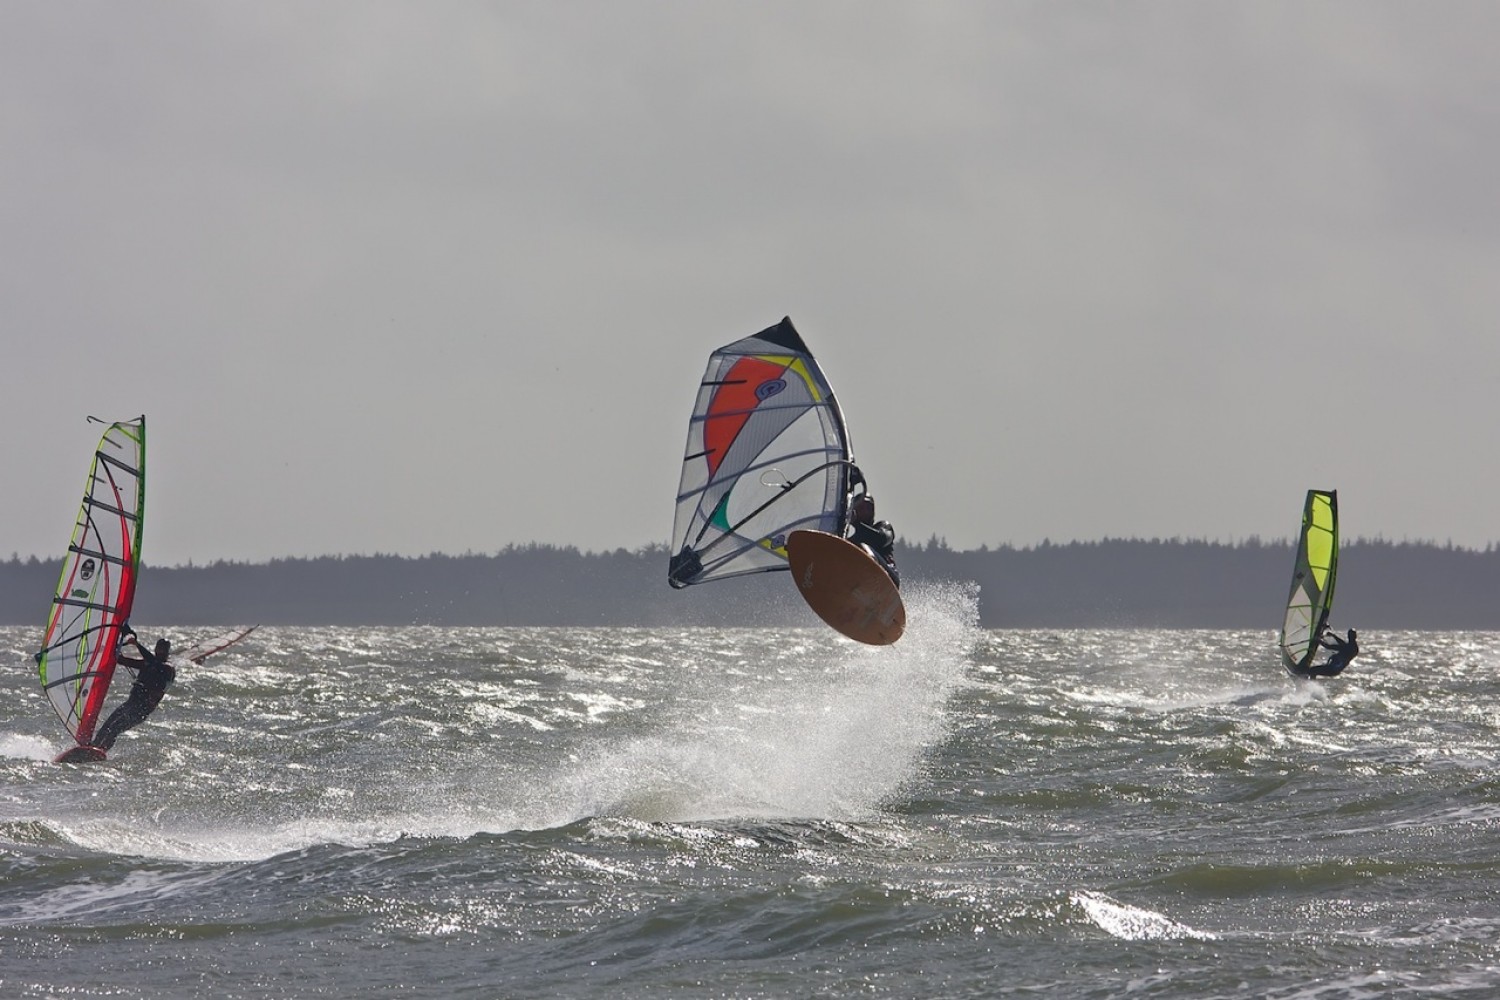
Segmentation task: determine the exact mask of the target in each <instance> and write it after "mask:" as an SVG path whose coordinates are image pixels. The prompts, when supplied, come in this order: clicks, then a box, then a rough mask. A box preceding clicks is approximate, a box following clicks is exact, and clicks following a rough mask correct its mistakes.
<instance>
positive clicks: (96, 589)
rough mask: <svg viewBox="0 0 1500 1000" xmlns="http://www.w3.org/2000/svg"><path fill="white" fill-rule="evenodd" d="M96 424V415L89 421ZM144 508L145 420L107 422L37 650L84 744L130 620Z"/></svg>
mask: <svg viewBox="0 0 1500 1000" xmlns="http://www.w3.org/2000/svg"><path fill="white" fill-rule="evenodd" d="M90 419H93V418H90ZM145 503H146V418H145V417H141V418H140V419H138V420H129V421H120V422H117V423H113V424H110V425H109V429H108V430H106V431H105V432H104V436H103V437H102V438H100V439H99V447H98V449H96V450H95V452H94V461H93V464H92V465H91V466H90V468H89V478H88V482H87V483H86V484H85V485H84V491H83V507H82V508H81V510H80V511H79V514H78V525H77V527H75V528H74V529H73V540H72V542H71V543H70V544H69V545H68V554H67V556H66V558H64V559H63V567H62V576H61V578H60V579H59V580H58V584H57V595H56V596H55V597H53V598H52V614H51V616H50V617H49V618H48V620H47V632H46V635H45V637H44V638H43V640H42V649H41V652H39V653H37V654H36V661H37V666H38V667H39V668H40V671H41V678H42V689H43V690H44V691H46V693H47V698H48V700H50V701H51V702H52V707H53V708H54V709H55V710H56V711H57V714H58V717H59V718H61V719H62V721H63V725H65V726H67V727H68V732H69V733H71V734H72V735H73V738H74V739H75V740H77V741H78V742H79V743H80V744H86V743H88V742H89V741H90V740H91V739H92V738H93V735H94V726H95V725H96V724H97V723H98V721H99V714H100V712H101V711H102V710H103V708H104V696H105V694H106V693H107V692H108V691H109V682H110V679H111V678H112V677H113V676H114V672H115V657H116V654H117V652H118V649H119V641H120V627H121V626H122V625H123V624H124V623H125V622H126V621H127V620H128V619H129V617H130V606H131V603H132V602H133V601H134V600H135V582H136V576H137V574H138V573H139V570H140V563H141V525H142V519H143V516H144V514H145Z"/></svg>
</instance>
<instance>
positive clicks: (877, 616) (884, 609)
mask: <svg viewBox="0 0 1500 1000" xmlns="http://www.w3.org/2000/svg"><path fill="white" fill-rule="evenodd" d="M786 554H787V557H788V560H789V561H790V562H791V565H792V579H794V580H796V581H797V591H798V592H799V593H800V594H801V595H802V599H803V600H805V601H806V602H807V606H808V607H810V608H812V609H813V611H815V612H817V614H818V617H819V618H821V619H823V620H824V621H825V622H827V623H828V624H829V625H831V626H832V627H833V628H835V629H837V630H838V631H839V632H842V633H843V634H844V635H847V636H848V637H849V638H851V639H854V640H857V641H859V642H866V643H869V644H870V645H872V646H888V645H890V644H891V643H893V642H895V641H896V640H897V639H899V638H901V633H902V632H903V631H905V630H906V606H905V605H904V604H902V603H901V591H899V590H897V589H896V584H895V583H894V582H893V581H892V580H891V577H890V574H888V573H887V572H886V571H885V570H884V569H882V568H881V565H880V563H878V562H876V561H875V559H874V558H873V557H872V556H871V555H870V554H869V553H868V552H866V551H865V550H864V549H862V548H860V547H859V546H858V545H855V544H854V543H852V542H848V541H845V540H844V539H842V538H840V537H839V536H838V535H830V534H828V533H827V532H824V531H794V532H792V533H791V534H790V535H788V536H787V540H786Z"/></svg>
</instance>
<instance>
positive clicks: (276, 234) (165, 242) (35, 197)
mask: <svg viewBox="0 0 1500 1000" xmlns="http://www.w3.org/2000/svg"><path fill="white" fill-rule="evenodd" d="M1496 38H1500V4H1494V3H1489V2H1479V3H1463V2H1445V3H1441V4H1421V3H1389V2H1379V0H1377V2H1365V0H1361V2H1354V3H1342V2H1339V3H1306V2H1301V0H1298V2H1289V3H1280V2H1266V0H1256V2H1254V3H1250V2H1245V3H1213V2H1198V0H1193V2H1182V3H1129V4H1126V3H1119V4H1101V3H1079V4H1061V3H1053V2H1038V3H1000V2H982V0H981V2H930V0H927V2H922V3H915V2H913V3H901V4H897V3H883V2H868V0H862V2H808V0H797V2H787V3H754V4H751V3H701V2H696V0H682V2H675V3H663V2H634V0H633V2H628V3H626V2H617V0H600V2H589V0H577V2H569V3H554V2H550V0H546V2H541V0H539V2H533V3H458V2H423V3H383V2H369V0H360V2H335V0H324V2H319V3H301V2H278V0H253V2H235V3H224V2H221V3H203V4H199V3H156V2H142V0H136V2H132V3H129V4H121V3H115V2H74V3H66V4H59V3H44V2H32V3H26V2H12V3H6V4H4V5H0V254H3V258H0V324H3V330H4V345H5V346H4V349H3V351H0V418H3V420H4V425H5V427H6V428H7V432H6V434H5V457H6V470H7V474H6V477H5V479H6V488H5V490H4V494H5V499H4V502H3V507H0V509H3V517H0V558H3V557H5V556H8V555H9V554H10V553H11V552H12V551H15V552H19V553H20V554H22V555H29V554H36V555H41V556H44V557H48V556H56V555H58V554H60V552H61V550H62V547H63V546H64V545H65V544H66V541H67V537H68V534H69V532H70V530H71V527H72V521H73V517H74V515H75V513H76V510H77V504H78V499H79V496H80V491H81V488H82V485H83V478H84V474H85V471H86V468H87V461H88V458H89V452H90V450H91V448H92V447H93V444H94V442H95V440H96V439H97V437H98V433H99V428H98V427H96V426H90V425H87V424H85V422H84V418H85V416H86V415H88V414H96V415H99V416H103V417H109V418H127V417H133V416H135V415H137V414H140V413H142V412H144V413H146V414H147V420H148V427H149V448H150V450H149V458H148V469H149V478H148V495H147V525H146V536H145V558H146V560H147V562H151V563H157V564H173V563H180V562H184V561H186V560H188V559H192V560H194V561H206V560H212V559H217V558H228V559H250V560H262V559H266V558H270V557H275V556H286V555H318V554H331V553H370V552H377V551H379V552H393V553H402V554H422V553H427V552H431V551H444V552H463V551H465V550H470V549H472V550H474V551H478V552H485V551H492V550H494V549H496V548H499V547H501V546H503V545H505V544H506V543H510V542H517V543H524V542H529V541H539V542H551V543H559V544H575V545H578V546H580V547H582V548H587V549H600V548H614V547H616V546H625V547H629V548H634V547H636V546H639V545H642V544H644V543H646V542H650V541H660V542H665V541H666V539H667V536H668V533H669V529H670V527H671V517H672V508H673V495H674V493H675V489H676V485H677V478H678V472H679V464H680V461H681V455H682V448H683V442H684V440H685V437H686V421H687V416H688V412H689V410H690V408H691V405H692V400H693V396H694V393H695V391H696V384H697V380H698V378H699V376H700V375H701V373H702V370H703V366H704V364H705V362H706V360H707V356H708V353H709V351H710V350H711V349H713V348H714V347H717V346H719V345H721V344H724V343H727V342H729V341H731V340H735V339H737V338H739V337H742V336H745V335H747V334H750V333H754V332H755V331H757V330H759V329H761V328H762V327H765V326H768V325H770V324H772V323H774V322H776V321H777V320H779V319H780V318H781V317H782V316H783V315H788V314H789V315H791V317H792V318H793V320H794V322H796V323H797V325H798V327H799V328H800V329H801V331H802V333H803V335H804V337H805V338H806V340H807V342H808V344H809V346H810V347H811V348H812V350H813V352H814V353H815V354H816V355H817V356H818V357H819V358H820V360H821V361H822V362H823V365H824V368H825V370H826V371H827V373H828V376H829V378H830V379H831V381H832V382H833V385H834V387H835V389H836V391H837V392H838V394H839V397H840V400H841V402H842V404H843V408H844V411H845V415H846V417H847V419H848V421H849V424H850V427H851V430H852V433H853V438H854V444H855V450H856V454H857V456H858V458H859V459H860V461H861V464H862V465H863V466H864V467H865V469H866V471H867V472H868V473H869V475H870V479H871V485H872V488H873V490H874V491H875V493H876V494H877V496H878V497H879V498H880V500H881V507H882V513H883V514H885V515H886V516H888V517H890V518H891V519H892V520H893V521H894V522H895V523H896V527H897V529H898V530H899V531H900V532H901V533H902V534H903V535H905V536H907V537H908V538H914V539H925V538H927V537H928V536H930V535H933V534H936V535H940V536H943V537H946V538H947V540H948V541H949V543H950V544H952V545H955V546H959V547H964V548H968V547H974V546H978V545H979V544H981V543H988V544H990V545H995V544H997V543H1004V542H1011V543H1017V544H1030V543H1034V542H1038V541H1040V540H1042V539H1043V538H1051V539H1052V540H1054V541H1063V540H1071V539H1094V538H1099V537H1103V536H1106V535H1108V536H1142V537H1152V536H1163V537H1166V536H1174V535H1181V536H1185V537H1202V538H1211V539H1221V540H1233V539H1241V538H1244V537H1246V536H1249V535H1252V534H1259V535H1262V536H1265V537H1287V536H1289V535H1290V534H1291V533H1292V531H1293V529H1294V527H1295V526H1296V522H1297V519H1298V517H1299V516H1300V511H1301V504H1302V496H1303V491H1304V490H1306V489H1307V488H1308V487H1313V486H1317V487H1323V488H1329V487H1332V488H1337V489H1338V490H1339V491H1340V500H1341V507H1342V511H1343V517H1344V528H1345V532H1346V535H1349V536H1358V535H1364V536H1373V535H1384V536H1385V537H1387V538H1394V539H1401V538H1411V539H1437V540H1440V541H1441V540H1447V539H1450V538H1451V539H1452V540H1453V541H1454V542H1457V543H1460V544H1464V545H1479V546H1482V545H1484V544H1486V543H1488V542H1490V541H1492V540H1500V504H1497V501H1496V497H1497V496H1500V465H1497V463H1496V461H1495V459H1494V456H1493V452H1494V448H1495V428H1496V416H1497V411H1500V392H1497V390H1500V379H1497V372H1500V324H1497V320H1500V252H1497V251H1500V194H1497V190H1496V183H1497V178H1500V102H1497V100H1496V95H1497V94H1500V60H1497V59H1496V58H1495V56H1494V42H1495V39H1496Z"/></svg>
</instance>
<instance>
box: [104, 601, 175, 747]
mask: <svg viewBox="0 0 1500 1000" xmlns="http://www.w3.org/2000/svg"><path fill="white" fill-rule="evenodd" d="M125 634H126V636H127V637H128V638H127V639H126V640H125V641H126V642H127V643H129V644H130V645H133V646H134V647H135V648H136V649H137V650H138V651H139V652H140V654H141V658H140V659H135V658H133V657H125V656H122V657H120V658H119V660H118V662H119V663H120V664H122V665H123V666H126V667H129V668H130V669H131V670H134V671H135V672H136V675H135V683H134V684H132V685H131V686H130V696H129V697H128V698H126V699H125V702H124V704H122V705H121V706H120V707H119V708H117V709H115V710H114V711H113V712H111V713H110V716H109V718H108V719H105V720H104V725H102V726H100V727H99V731H98V733H96V734H95V736H94V740H93V744H94V746H96V747H99V748H100V749H102V750H108V749H109V748H110V747H112V746H114V745H115V740H117V739H119V738H120V734H121V733H123V732H124V731H125V730H127V729H130V728H132V727H134V726H138V725H140V724H141V723H142V722H145V721H146V717H147V716H149V715H150V714H151V713H152V712H154V711H156V706H157V705H159V704H161V697H162V695H163V694H165V693H166V690H167V685H168V684H171V683H172V681H174V680H176V679H177V671H176V670H175V669H173V668H172V665H171V664H169V663H168V662H167V657H168V656H169V655H170V654H171V652H172V644H171V643H170V642H168V641H167V640H166V639H158V640H156V649H155V651H151V650H148V649H146V647H145V646H142V645H141V641H140V640H139V639H137V638H136V637H135V632H134V631H129V630H127V631H126V633H125Z"/></svg>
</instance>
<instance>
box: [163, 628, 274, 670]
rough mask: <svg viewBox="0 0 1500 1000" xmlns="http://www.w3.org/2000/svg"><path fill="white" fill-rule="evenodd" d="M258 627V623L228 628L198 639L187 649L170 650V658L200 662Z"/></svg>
mask: <svg viewBox="0 0 1500 1000" xmlns="http://www.w3.org/2000/svg"><path fill="white" fill-rule="evenodd" d="M258 628H260V626H259V625H250V626H248V627H246V626H241V627H240V628H234V629H230V630H229V631H227V632H220V633H219V634H218V635H212V636H209V637H208V638H207V639H200V640H199V641H197V642H195V643H193V644H192V645H191V646H189V647H188V648H187V649H184V650H180V651H179V650H176V649H174V650H172V659H174V660H188V661H190V662H192V663H202V662H203V661H204V660H206V659H208V658H209V657H210V656H212V655H214V654H215V653H220V652H223V651H224V650H226V649H228V648H229V647H230V646H233V645H234V644H235V643H237V642H239V641H240V640H241V639H243V638H245V636H247V635H249V634H250V633H251V632H254V631H255V630H256V629H258Z"/></svg>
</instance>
